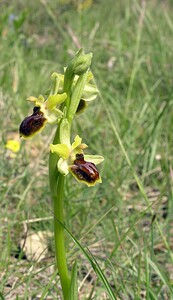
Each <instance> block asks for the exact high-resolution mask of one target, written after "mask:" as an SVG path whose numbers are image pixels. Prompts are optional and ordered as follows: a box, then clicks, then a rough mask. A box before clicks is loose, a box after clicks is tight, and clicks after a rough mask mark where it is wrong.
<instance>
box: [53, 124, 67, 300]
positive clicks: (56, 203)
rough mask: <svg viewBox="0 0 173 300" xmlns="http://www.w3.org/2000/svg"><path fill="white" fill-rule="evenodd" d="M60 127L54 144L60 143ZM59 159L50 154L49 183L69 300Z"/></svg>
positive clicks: (62, 277) (58, 255)
mask: <svg viewBox="0 0 173 300" xmlns="http://www.w3.org/2000/svg"><path fill="white" fill-rule="evenodd" d="M59 128H60V126H58V128H57V131H56V134H55V138H54V141H53V143H54V144H56V143H59ZM57 161H58V157H57V155H56V154H54V153H51V152H50V154H49V182H50V190H51V194H52V200H53V210H54V237H55V254H56V261H57V267H58V272H59V276H60V281H61V286H62V291H63V296H64V299H65V300H66V299H67V296H68V292H69V288H70V277H69V274H68V268H67V261H66V251H65V242H64V229H63V227H62V226H61V224H60V223H59V222H58V220H59V221H60V222H61V223H64V215H63V197H64V175H62V174H60V173H59V172H58V169H57Z"/></svg>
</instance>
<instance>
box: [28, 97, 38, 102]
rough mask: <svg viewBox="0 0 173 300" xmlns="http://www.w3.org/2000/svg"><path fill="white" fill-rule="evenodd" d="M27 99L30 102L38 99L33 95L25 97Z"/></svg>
mask: <svg viewBox="0 0 173 300" xmlns="http://www.w3.org/2000/svg"><path fill="white" fill-rule="evenodd" d="M27 100H28V101H31V102H36V101H37V100H38V98H37V97H34V96H30V97H28V98H27Z"/></svg>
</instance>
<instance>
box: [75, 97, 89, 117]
mask: <svg viewBox="0 0 173 300" xmlns="http://www.w3.org/2000/svg"><path fill="white" fill-rule="evenodd" d="M86 107H87V104H86V101H85V100H83V99H80V101H79V105H78V107H77V110H76V114H80V113H82V112H83V111H84V110H85V108H86Z"/></svg>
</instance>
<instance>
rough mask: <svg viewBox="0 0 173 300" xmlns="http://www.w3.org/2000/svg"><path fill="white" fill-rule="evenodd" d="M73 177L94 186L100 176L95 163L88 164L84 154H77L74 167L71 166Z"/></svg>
mask: <svg viewBox="0 0 173 300" xmlns="http://www.w3.org/2000/svg"><path fill="white" fill-rule="evenodd" d="M70 170H71V172H72V173H73V175H74V176H75V177H76V178H77V179H78V180H79V181H83V182H86V183H88V184H89V185H94V184H95V182H96V181H98V180H99V178H100V175H99V172H98V170H97V168H96V166H95V164H94V163H91V162H86V161H85V160H84V155H83V154H76V159H75V160H74V165H72V166H70Z"/></svg>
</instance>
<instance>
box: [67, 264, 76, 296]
mask: <svg viewBox="0 0 173 300" xmlns="http://www.w3.org/2000/svg"><path fill="white" fill-rule="evenodd" d="M67 300H78V287H77V263H76V261H75V263H74V265H73V269H72V272H71V282H70V289H69V293H68V296H67Z"/></svg>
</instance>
